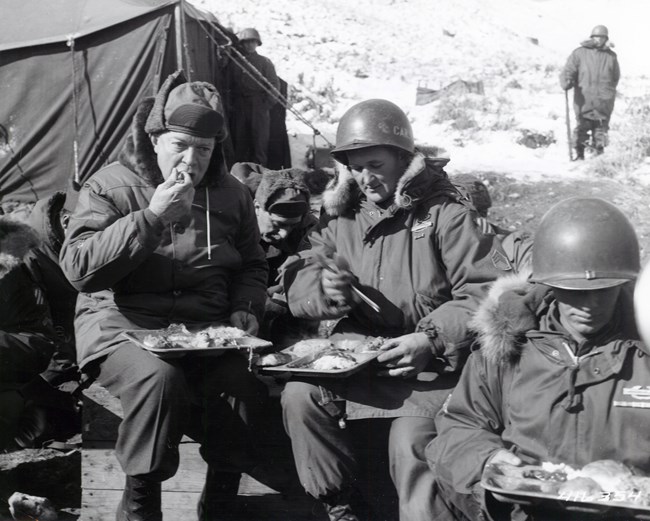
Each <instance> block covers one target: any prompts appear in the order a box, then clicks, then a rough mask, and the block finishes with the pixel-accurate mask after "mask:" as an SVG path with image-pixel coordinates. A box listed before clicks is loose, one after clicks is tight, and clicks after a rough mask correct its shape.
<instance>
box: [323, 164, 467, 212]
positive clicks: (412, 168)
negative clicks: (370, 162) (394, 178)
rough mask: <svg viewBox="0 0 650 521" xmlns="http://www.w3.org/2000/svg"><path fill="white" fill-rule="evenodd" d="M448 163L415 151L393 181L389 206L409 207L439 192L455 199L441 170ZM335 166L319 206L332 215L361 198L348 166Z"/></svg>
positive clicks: (456, 195)
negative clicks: (395, 183) (332, 176)
mask: <svg viewBox="0 0 650 521" xmlns="http://www.w3.org/2000/svg"><path fill="white" fill-rule="evenodd" d="M448 162H449V160H448V159H446V158H427V157H425V156H424V154H421V153H419V152H418V153H416V154H415V155H414V156H413V159H412V160H411V162H410V163H409V166H408V167H407V168H406V170H405V171H404V173H403V174H402V176H401V177H400V179H399V181H398V183H397V187H396V190H395V195H394V196H393V201H392V205H391V206H395V207H396V208H402V209H410V208H413V207H414V206H417V205H418V204H419V203H420V202H421V201H422V200H424V199H428V198H430V197H431V196H432V195H436V194H439V193H441V192H444V193H446V194H448V195H450V196H451V197H454V198H459V194H458V191H457V190H456V188H454V186H453V185H452V184H451V182H450V181H449V178H448V177H447V174H446V172H445V171H444V170H443V167H444V166H445V165H446V164H447V163H448ZM336 169H337V176H336V178H335V179H334V180H333V181H332V182H331V183H330V185H329V186H328V188H327V189H326V190H325V192H324V193H323V209H324V210H325V212H326V213H327V215H329V216H333V217H337V216H340V215H343V214H344V213H346V212H348V211H351V210H352V209H354V208H355V207H357V206H358V204H359V202H360V201H361V200H362V199H364V198H365V196H364V195H363V194H362V192H361V190H360V189H359V185H358V184H357V183H356V181H355V180H354V177H353V176H352V172H351V171H350V170H349V169H348V167H347V166H345V165H344V164H342V163H338V162H337V164H336Z"/></svg>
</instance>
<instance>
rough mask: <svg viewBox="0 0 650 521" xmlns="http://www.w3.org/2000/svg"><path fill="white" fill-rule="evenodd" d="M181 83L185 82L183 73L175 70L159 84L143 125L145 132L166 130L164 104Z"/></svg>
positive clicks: (153, 132)
mask: <svg viewBox="0 0 650 521" xmlns="http://www.w3.org/2000/svg"><path fill="white" fill-rule="evenodd" d="M183 83H187V78H186V77H185V73H184V72H183V71H182V70H177V71H176V72H174V73H172V74H170V75H169V76H168V77H167V79H166V80H165V82H164V83H163V84H162V85H161V87H160V90H159V91H158V93H157V94H156V98H155V101H154V104H153V107H152V109H151V112H149V117H148V118H147V123H146V124H145V127H144V130H145V132H146V133H147V134H160V133H162V132H166V131H167V127H166V126H165V104H166V103H167V98H168V97H169V93H170V92H171V91H172V90H173V89H174V88H175V87H178V86H179V85H182V84H183Z"/></svg>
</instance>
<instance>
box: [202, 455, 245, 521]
mask: <svg viewBox="0 0 650 521" xmlns="http://www.w3.org/2000/svg"><path fill="white" fill-rule="evenodd" d="M240 479H241V474H237V473H235V472H219V471H217V470H215V468H214V467H211V466H208V473H207V475H206V477H205V485H203V491H202V492H201V498H200V499H199V504H198V506H197V514H198V517H199V521H218V520H233V519H244V518H243V517H240V512H239V510H238V508H237V507H238V505H237V492H238V491H239V480H240Z"/></svg>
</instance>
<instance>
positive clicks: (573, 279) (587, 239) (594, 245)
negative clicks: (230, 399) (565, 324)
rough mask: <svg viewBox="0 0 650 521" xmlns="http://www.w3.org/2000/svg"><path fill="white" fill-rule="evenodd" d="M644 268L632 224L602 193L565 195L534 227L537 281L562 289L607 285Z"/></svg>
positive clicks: (623, 279)
mask: <svg viewBox="0 0 650 521" xmlns="http://www.w3.org/2000/svg"><path fill="white" fill-rule="evenodd" d="M640 269H641V265H640V258H639V242H638V240H637V237H636V233H635V231H634V228H633V227H632V224H631V223H630V221H629V220H628V219H627V217H625V215H624V214H623V212H621V211H620V210H619V209H618V208H616V206H614V205H613V204H611V203H609V202H607V201H605V200H603V199H598V198H595V197H572V198H570V199H565V200H564V201H560V202H559V203H557V204H556V205H555V206H553V207H552V208H551V209H550V210H548V211H547V212H546V214H545V215H544V217H542V221H541V222H540V224H539V227H538V229H537V231H536V233H535V240H534V244H533V277H532V280H534V281H535V282H539V283H541V284H546V285H547V286H551V287H554V288H560V289H572V290H591V289H602V288H610V287H613V286H618V285H620V284H624V283H626V282H629V281H632V280H635V279H636V277H637V274H638V273H639V270H640Z"/></svg>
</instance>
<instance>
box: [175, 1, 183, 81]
mask: <svg viewBox="0 0 650 521" xmlns="http://www.w3.org/2000/svg"><path fill="white" fill-rule="evenodd" d="M182 9H183V0H180V1H179V2H178V3H177V4H176V7H174V24H175V29H176V70H178V69H182V68H183V16H182V13H181V10H182Z"/></svg>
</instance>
